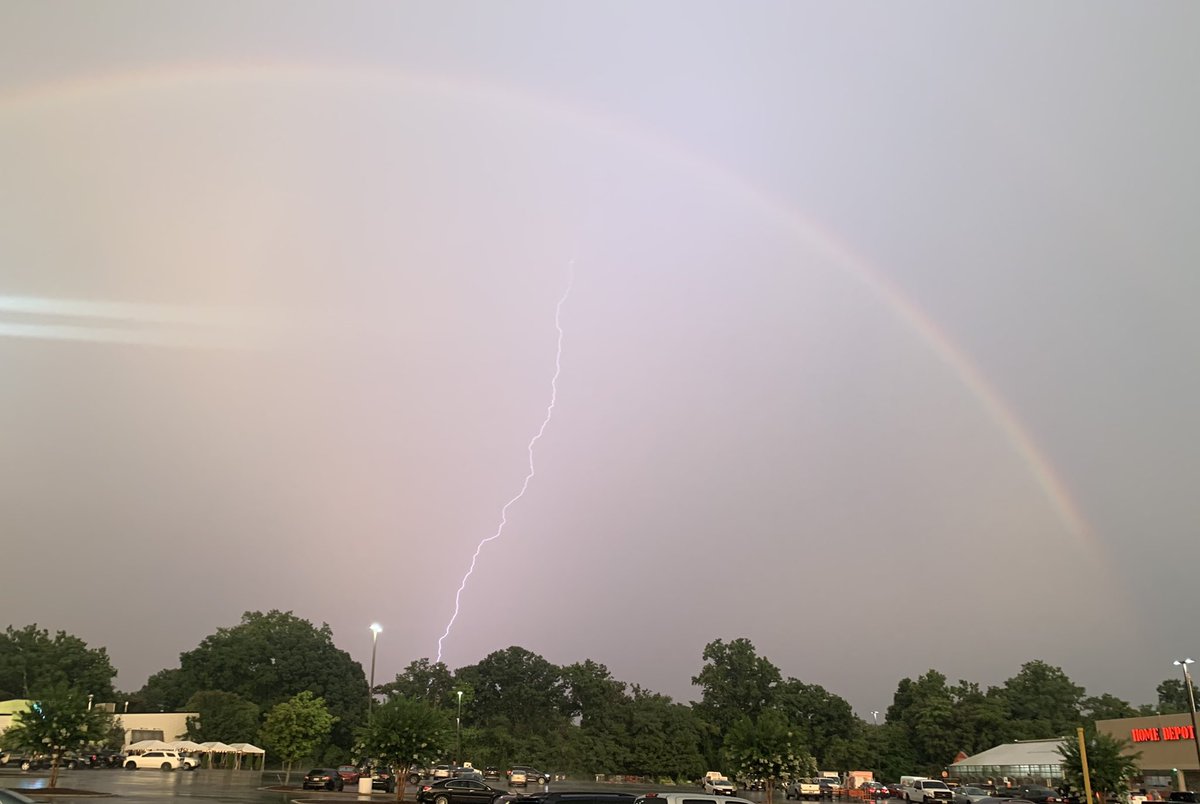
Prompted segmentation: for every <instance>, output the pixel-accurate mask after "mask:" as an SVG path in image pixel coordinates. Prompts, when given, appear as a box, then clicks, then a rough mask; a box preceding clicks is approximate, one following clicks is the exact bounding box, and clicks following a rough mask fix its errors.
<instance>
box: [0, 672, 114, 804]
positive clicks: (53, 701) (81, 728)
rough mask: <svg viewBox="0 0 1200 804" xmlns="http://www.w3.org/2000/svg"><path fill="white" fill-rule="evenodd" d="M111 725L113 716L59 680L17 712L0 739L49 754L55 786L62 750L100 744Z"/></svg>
mask: <svg viewBox="0 0 1200 804" xmlns="http://www.w3.org/2000/svg"><path fill="white" fill-rule="evenodd" d="M112 726H113V718H112V715H110V714H108V713H107V712H102V711H100V710H98V709H88V705H87V695H86V694H84V693H83V692H82V691H80V690H78V689H75V688H73V687H70V686H68V685H66V684H61V683H60V684H57V685H54V686H53V687H50V688H49V689H47V690H45V694H43V695H41V696H39V697H37V698H36V699H34V700H33V703H32V704H31V706H30V708H29V709H28V710H26V711H22V712H17V713H16V714H15V715H14V716H13V725H12V726H10V727H9V728H8V729H7V730H5V732H4V734H3V735H2V736H0V740H2V741H3V744H4V745H5V746H6V747H9V748H21V749H25V750H28V751H30V752H33V753H39V754H49V755H50V787H56V786H57V785H58V768H59V764H60V761H61V760H62V755H63V752H65V751H71V750H76V749H79V748H82V747H83V746H85V745H89V744H93V743H95V744H99V743H103V742H104V741H105V740H106V739H107V737H108V736H109V733H110V732H111V731H112Z"/></svg>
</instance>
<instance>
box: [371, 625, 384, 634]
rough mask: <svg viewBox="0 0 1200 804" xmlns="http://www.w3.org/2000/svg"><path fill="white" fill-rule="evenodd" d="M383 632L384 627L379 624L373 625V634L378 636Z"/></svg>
mask: <svg viewBox="0 0 1200 804" xmlns="http://www.w3.org/2000/svg"><path fill="white" fill-rule="evenodd" d="M382 630H383V626H382V625H380V624H379V623H371V632H372V633H374V634H376V635H378V634H379V632H380V631H382Z"/></svg>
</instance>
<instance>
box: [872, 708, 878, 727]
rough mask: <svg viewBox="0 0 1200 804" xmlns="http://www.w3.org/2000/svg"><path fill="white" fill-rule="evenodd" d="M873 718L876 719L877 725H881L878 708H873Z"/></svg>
mask: <svg viewBox="0 0 1200 804" xmlns="http://www.w3.org/2000/svg"><path fill="white" fill-rule="evenodd" d="M871 719H872V720H874V721H875V725H876V726H878V725H879V710H878V709H872V710H871Z"/></svg>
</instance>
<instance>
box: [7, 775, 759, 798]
mask: <svg viewBox="0 0 1200 804" xmlns="http://www.w3.org/2000/svg"><path fill="white" fill-rule="evenodd" d="M305 770H307V768H301V769H300V770H299V771H294V772H293V773H292V778H291V784H292V785H293V786H295V787H296V788H298V787H299V784H300V780H301V778H302V777H303V775H304V771H305ZM49 782H50V776H49V774H48V773H41V772H38V773H21V772H20V771H14V770H0V787H8V788H15V789H19V790H21V792H23V793H24V794H25V795H27V796H29V797H30V798H33V799H35V800H38V801H47V802H52V803H53V804H80V803H81V802H93V803H94V804H99V802H103V801H104V800H105V798H96V797H95V796H80V795H72V794H70V793H62V794H60V793H53V794H46V793H43V792H42V791H43V790H45V788H46V787H48V786H49ZM282 782H283V774H282V772H280V771H274V770H268V771H266V772H259V771H244V770H197V771H189V772H180V771H175V772H172V773H164V772H162V771H151V770H139V771H127V770H123V769H120V768H115V769H109V768H105V769H95V770H93V769H86V770H73V771H68V770H64V771H60V772H59V775H58V787H59V788H63V789H72V790H87V791H90V792H93V793H100V794H103V795H105V796H106V797H107V796H116V797H119V798H121V799H128V800H130V801H131V802H134V803H135V804H152V803H153V802H166V801H175V800H178V799H183V798H190V799H197V800H204V801H206V802H218V804H292V803H293V802H299V803H301V804H317V802H330V804H365V803H366V802H376V804H389V802H394V801H395V800H396V799H395V795H394V794H391V793H385V792H383V791H381V790H380V791H375V792H374V793H372V794H371V795H369V796H368V795H359V794H358V793H357V791H356V789H351V786H347V788H346V790H345V791H343V792H341V793H332V792H326V791H321V790H303V791H302V790H299V789H292V790H287V791H278V790H271V789H269V788H270V787H272V786H276V785H280V784H282ZM489 783H490V784H493V785H494V786H495V787H502V785H500V784H496V783H495V782H489ZM695 789H696V788H694V787H688V788H675V787H670V786H662V785H647V784H611V783H597V782H592V781H587V782H580V781H568V782H553V783H551V784H550V785H548V786H546V787H542V786H539V785H529V786H528V787H527V788H524V789H522V788H516V789H514V790H512V791H511V792H513V793H536V792H539V791H543V790H609V791H620V792H629V793H645V792H647V791H649V790H695ZM414 794H415V791H414V789H413V787H412V786H411V785H409V787H408V788H407V789H406V791H405V796H404V797H405V799H406V800H408V801H410V802H411V801H413V799H414ZM741 795H742V796H744V797H747V798H753V799H760V798H761V796H762V794H761V793H754V794H750V795H746V793H744V792H743V793H742V794H741Z"/></svg>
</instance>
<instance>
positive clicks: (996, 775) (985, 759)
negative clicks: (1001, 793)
mask: <svg viewBox="0 0 1200 804" xmlns="http://www.w3.org/2000/svg"><path fill="white" fill-rule="evenodd" d="M1063 743H1064V738H1062V737H1057V738H1055V739H1052V740H1018V741H1016V742H1013V743H1005V744H1003V745H998V746H996V747H995V748H989V749H988V750H986V751H983V752H981V753H978V754H975V755H974V756H969V757H965V758H963V759H960V760H958V761H957V762H955V763H954V764H953V765H951V766H950V767H948V768H947V769H946V770H947V771H948V772H949V776H950V778H952V779H955V780H957V781H959V782H962V783H964V784H973V783H987V784H994V785H996V786H997V787H1006V786H1012V785H1018V784H1041V785H1046V786H1047V787H1059V786H1060V785H1062V781H1063V771H1062V754H1061V753H1059V747H1060V746H1062V745H1063Z"/></svg>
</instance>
